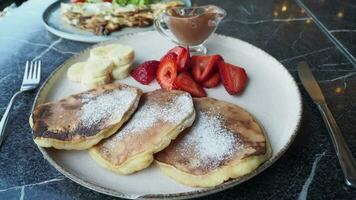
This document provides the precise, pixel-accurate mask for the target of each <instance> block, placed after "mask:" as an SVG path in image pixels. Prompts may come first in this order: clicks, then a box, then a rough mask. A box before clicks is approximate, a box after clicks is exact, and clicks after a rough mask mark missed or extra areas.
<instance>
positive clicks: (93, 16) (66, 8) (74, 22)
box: [61, 0, 184, 35]
mask: <svg viewBox="0 0 356 200" xmlns="http://www.w3.org/2000/svg"><path fill="white" fill-rule="evenodd" d="M177 6H184V3H183V2H181V1H169V2H164V1H150V0H130V1H125V0H113V1H112V2H111V1H106V0H104V1H101V0H95V1H92V0H87V1H85V0H74V1H73V2H71V3H61V19H62V20H64V22H66V23H67V24H69V25H71V26H74V27H77V28H80V29H83V30H87V31H90V32H93V33H95V34H97V35H109V34H110V33H112V32H114V31H118V30H120V29H122V28H124V27H146V26H151V25H152V23H153V19H154V17H155V16H157V15H159V14H161V13H162V12H164V11H165V10H166V9H167V8H172V7H177Z"/></svg>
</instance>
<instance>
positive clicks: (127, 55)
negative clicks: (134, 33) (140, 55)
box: [108, 44, 135, 67]
mask: <svg viewBox="0 0 356 200" xmlns="http://www.w3.org/2000/svg"><path fill="white" fill-rule="evenodd" d="M108 46H109V48H110V51H109V52H108V56H109V57H110V59H111V60H112V61H113V62H114V63H115V65H116V66H117V67H119V66H121V65H126V64H129V63H131V62H132V61H133V59H134V58H135V52H134V49H133V48H132V47H130V46H127V45H121V44H113V45H108Z"/></svg>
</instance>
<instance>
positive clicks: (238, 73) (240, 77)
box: [219, 61, 247, 95]
mask: <svg viewBox="0 0 356 200" xmlns="http://www.w3.org/2000/svg"><path fill="white" fill-rule="evenodd" d="M219 72H220V76H221V80H222V83H223V85H224V87H225V89H226V91H227V92H228V93H229V94H231V95H234V94H240V93H241V92H242V91H243V90H244V89H245V87H246V83H247V74H246V71H245V69H244V68H241V67H237V66H234V65H232V64H229V63H225V62H223V61H221V62H219Z"/></svg>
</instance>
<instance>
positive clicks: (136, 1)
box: [129, 0, 140, 5]
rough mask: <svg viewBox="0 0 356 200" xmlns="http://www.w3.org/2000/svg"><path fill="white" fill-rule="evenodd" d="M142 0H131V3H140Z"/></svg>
mask: <svg viewBox="0 0 356 200" xmlns="http://www.w3.org/2000/svg"><path fill="white" fill-rule="evenodd" d="M139 3H140V0H129V4H133V5H138V4H139Z"/></svg>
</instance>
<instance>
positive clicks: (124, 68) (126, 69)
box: [111, 63, 132, 80]
mask: <svg viewBox="0 0 356 200" xmlns="http://www.w3.org/2000/svg"><path fill="white" fill-rule="evenodd" d="M131 66H132V63H129V64H126V65H121V66H116V67H115V68H114V69H113V70H112V72H111V75H112V77H113V79H115V80H120V79H124V78H126V77H127V76H128V75H129V74H130V71H131Z"/></svg>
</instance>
